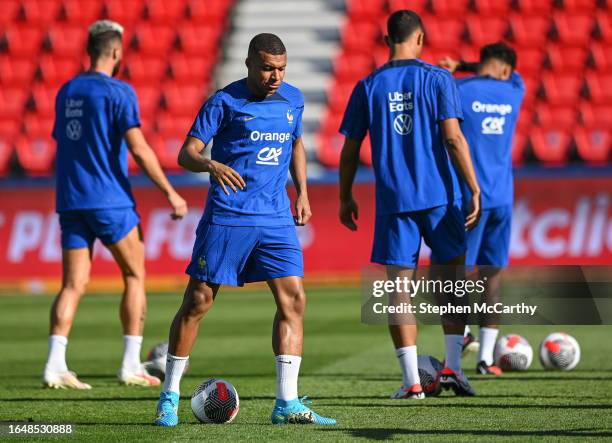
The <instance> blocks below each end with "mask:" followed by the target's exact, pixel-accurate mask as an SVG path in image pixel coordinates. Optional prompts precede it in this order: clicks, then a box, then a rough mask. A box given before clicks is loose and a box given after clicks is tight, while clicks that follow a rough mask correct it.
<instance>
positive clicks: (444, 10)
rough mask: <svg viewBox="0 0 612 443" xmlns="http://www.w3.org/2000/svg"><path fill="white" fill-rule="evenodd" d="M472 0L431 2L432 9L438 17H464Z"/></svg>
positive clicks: (432, 0) (437, 0)
mask: <svg viewBox="0 0 612 443" xmlns="http://www.w3.org/2000/svg"><path fill="white" fill-rule="evenodd" d="M469 6H470V0H431V1H430V7H431V10H432V12H433V13H434V14H436V15H437V16H439V17H441V16H447V17H448V16H451V17H453V16H463V15H465V13H466V12H468V9H469Z"/></svg>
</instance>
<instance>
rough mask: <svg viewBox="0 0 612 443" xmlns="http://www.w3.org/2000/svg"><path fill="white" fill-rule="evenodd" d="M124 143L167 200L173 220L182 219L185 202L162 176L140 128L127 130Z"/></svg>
mask: <svg viewBox="0 0 612 443" xmlns="http://www.w3.org/2000/svg"><path fill="white" fill-rule="evenodd" d="M125 141H126V143H127V146H128V149H129V150H130V152H131V153H132V156H133V157H134V160H136V163H138V166H140V168H141V169H142V170H143V171H144V173H145V174H147V176H148V177H149V178H150V179H151V180H152V181H153V183H155V186H157V187H158V188H159V190H160V191H162V192H163V193H164V195H165V196H166V198H167V199H168V202H169V203H170V206H172V214H171V217H172V218H173V219H175V220H176V219H181V218H183V217H184V216H185V215H186V214H187V202H186V201H185V200H184V199H183V198H182V197H181V196H180V195H179V194H178V192H176V190H175V189H174V187H172V185H171V184H170V182H169V181H168V179H167V178H166V174H164V171H163V170H162V168H161V166H160V164H159V161H158V160H157V157H156V156H155V153H154V152H153V149H151V147H150V146H149V144H148V143H147V140H146V139H145V137H144V135H143V133H142V131H141V130H140V128H138V127H134V128H130V129H128V130H127V131H126V133H125Z"/></svg>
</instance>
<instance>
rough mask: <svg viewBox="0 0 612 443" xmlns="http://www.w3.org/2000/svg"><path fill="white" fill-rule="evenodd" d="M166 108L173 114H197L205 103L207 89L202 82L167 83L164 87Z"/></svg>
mask: <svg viewBox="0 0 612 443" xmlns="http://www.w3.org/2000/svg"><path fill="white" fill-rule="evenodd" d="M162 90H163V100H164V105H165V108H166V109H167V110H168V111H169V112H170V113H172V114H173V115H184V116H191V117H193V116H195V114H196V113H197V112H198V109H200V107H201V106H202V104H203V103H204V94H205V93H206V91H205V90H204V87H203V85H202V84H192V85H190V84H182V83H174V82H172V83H165V84H164V86H163V88H162Z"/></svg>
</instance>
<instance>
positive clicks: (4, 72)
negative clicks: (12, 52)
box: [0, 55, 36, 88]
mask: <svg viewBox="0 0 612 443" xmlns="http://www.w3.org/2000/svg"><path fill="white" fill-rule="evenodd" d="M35 73H36V63H35V62H34V61H32V60H30V59H29V58H16V57H10V56H8V55H0V85H2V87H3V88H5V87H22V88H23V87H26V86H28V85H29V84H30V83H31V82H32V79H33V78H34V74H35Z"/></svg>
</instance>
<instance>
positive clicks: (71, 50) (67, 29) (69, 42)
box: [47, 25, 87, 57]
mask: <svg viewBox="0 0 612 443" xmlns="http://www.w3.org/2000/svg"><path fill="white" fill-rule="evenodd" d="M47 44H48V45H49V48H50V49H51V50H52V51H53V52H54V53H55V54H56V55H58V56H60V57H70V56H74V57H80V56H81V55H82V54H84V53H85V51H86V45H87V26H82V25H76V26H56V27H54V28H53V29H51V31H49V34H48V35H47Z"/></svg>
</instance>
